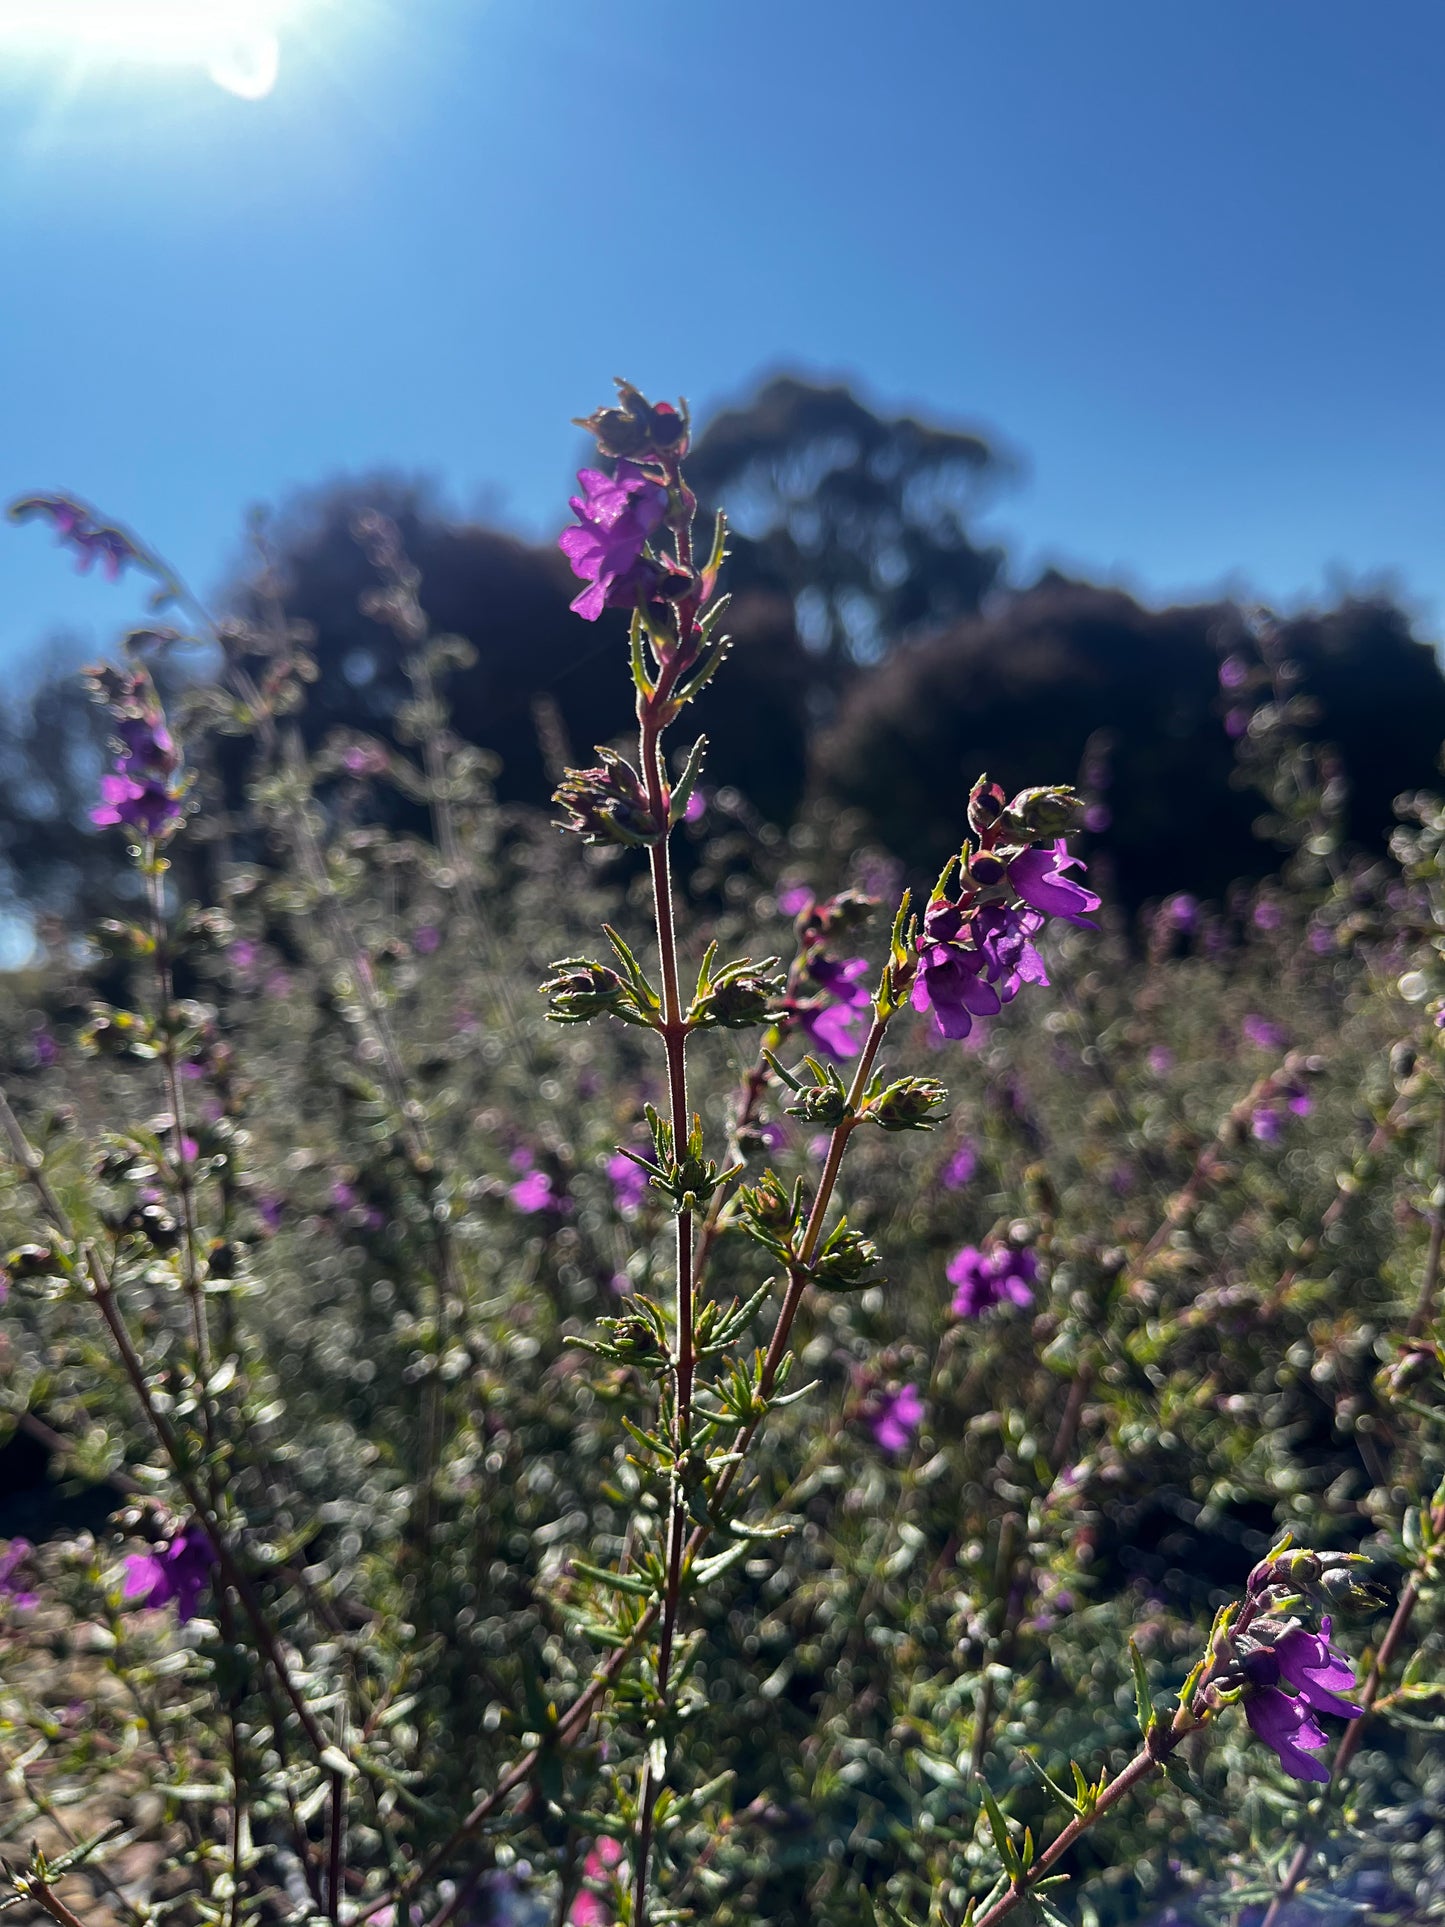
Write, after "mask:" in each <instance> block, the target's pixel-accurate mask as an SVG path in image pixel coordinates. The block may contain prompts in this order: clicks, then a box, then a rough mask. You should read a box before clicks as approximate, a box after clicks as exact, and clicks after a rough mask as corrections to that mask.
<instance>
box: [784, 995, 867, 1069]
mask: <svg viewBox="0 0 1445 1927" xmlns="http://www.w3.org/2000/svg"><path fill="white" fill-rule="evenodd" d="M860 1016H861V1012H860V1011H858V1009H857V1008H856V1007H854V1006H853V1005H851V1004H814V1005H812V1006H810V1007H806V1008H804V1009H802V1010H799V1011H798V1012H797V1019H798V1028H799V1030H800V1031H801V1032H802V1033H803V1035H804V1037H806V1038H807V1040H808V1042H809V1043H810V1044H811V1045H812V1046H813V1048H814V1049H815V1050H818V1051H821V1052H822V1053H823V1055H824V1056H825V1057H835V1058H843V1057H856V1056H857V1055H858V1053H859V1051H860V1050H861V1049H862V1048H863V1040H862V1038H861V1037H858V1036H856V1035H855V1032H856V1031H857V1028H858V1023H859V1019H860Z"/></svg>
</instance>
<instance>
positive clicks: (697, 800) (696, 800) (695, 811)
mask: <svg viewBox="0 0 1445 1927" xmlns="http://www.w3.org/2000/svg"><path fill="white" fill-rule="evenodd" d="M706 814H707V798H706V797H705V796H704V795H703V793H702V791H701V790H694V791H693V793H692V795H691V796H690V797H689V798H688V799H687V805H686V807H685V808H684V810H683V812H682V820H683V822H684V823H696V821H697V820H698V818H699V817H700V816H705V815H706Z"/></svg>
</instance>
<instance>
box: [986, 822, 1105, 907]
mask: <svg viewBox="0 0 1445 1927" xmlns="http://www.w3.org/2000/svg"><path fill="white" fill-rule="evenodd" d="M1083 867H1084V866H1083V864H1082V863H1081V862H1080V860H1079V859H1078V857H1076V856H1070V855H1069V846H1068V845H1067V843H1065V841H1064V839H1063V838H1062V837H1059V838H1058V840H1057V841H1056V842H1055V844H1054V846H1053V848H1052V849H1051V850H1045V849H1039V848H1035V849H1032V850H1025V851H1024V852H1023V853H1022V854H1021V855H1019V856H1016V857H1014V858H1012V859H1011V860H1010V862H1009V864H1008V880H1009V882H1010V883H1011V884H1012V885H1013V887H1014V889H1015V891H1016V892H1017V893H1018V895H1019V896H1020V897H1021V898H1022V899H1023V901H1024V902H1025V903H1026V904H1028V905H1029V907H1030V908H1031V909H1033V910H1042V911H1043V913H1044V915H1045V916H1046V917H1062V918H1063V919H1064V921H1065V923H1081V924H1087V923H1088V915H1087V913H1088V912H1089V911H1090V910H1097V909H1098V907H1099V899H1098V898H1097V897H1096V896H1095V895H1094V892H1093V891H1092V890H1086V889H1085V888H1084V886H1083V884H1082V883H1075V881H1074V879H1073V878H1072V877H1067V876H1065V875H1064V872H1065V870H1081V869H1082V868H1083Z"/></svg>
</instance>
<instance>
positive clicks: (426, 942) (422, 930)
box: [411, 923, 442, 957]
mask: <svg viewBox="0 0 1445 1927" xmlns="http://www.w3.org/2000/svg"><path fill="white" fill-rule="evenodd" d="M441 940H442V933H441V931H440V930H438V929H437V927H436V925H435V924H434V923H419V924H418V925H417V927H416V929H415V930H413V931H412V933H411V947H412V949H413V950H415V951H416V953H417V955H418V956H421V957H429V956H430V955H431V954H432V952H433V951H434V950H437V949H439V948H440V947H441Z"/></svg>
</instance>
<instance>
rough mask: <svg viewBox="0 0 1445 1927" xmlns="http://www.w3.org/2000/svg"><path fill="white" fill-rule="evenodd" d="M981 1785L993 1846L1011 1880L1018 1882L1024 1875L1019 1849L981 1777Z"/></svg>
mask: <svg viewBox="0 0 1445 1927" xmlns="http://www.w3.org/2000/svg"><path fill="white" fill-rule="evenodd" d="M979 1785H980V1787H981V1788H982V1789H983V1810H984V1812H985V1813H986V1814H987V1815H988V1825H989V1831H990V1833H992V1835H993V1844H994V1846H995V1848H996V1849H997V1850H998V1857H999V1859H1000V1860H1001V1861H1002V1862H1003V1864H1004V1866H1005V1868H1006V1869H1007V1871H1008V1874H1009V1877H1010V1879H1012V1880H1018V1879H1019V1878H1020V1877H1021V1875H1022V1874H1023V1870H1024V1869H1023V1862H1022V1861H1021V1860H1020V1859H1019V1852H1018V1848H1017V1847H1016V1846H1015V1845H1014V1843H1013V1840H1012V1837H1011V1836H1010V1834H1009V1830H1008V1821H1007V1820H1006V1819H1005V1818H1004V1813H1003V1808H1002V1807H1001V1806H1000V1805H999V1803H998V1801H997V1800H995V1798H994V1797H993V1789H992V1788H991V1787H990V1786H989V1784H988V1782H987V1780H985V1779H983V1778H982V1777H980V1779H979Z"/></svg>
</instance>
